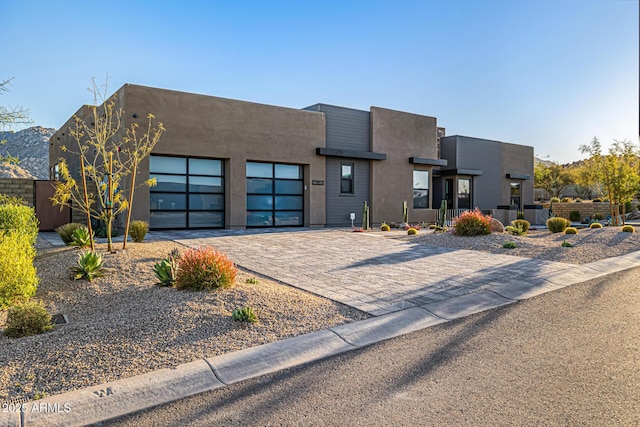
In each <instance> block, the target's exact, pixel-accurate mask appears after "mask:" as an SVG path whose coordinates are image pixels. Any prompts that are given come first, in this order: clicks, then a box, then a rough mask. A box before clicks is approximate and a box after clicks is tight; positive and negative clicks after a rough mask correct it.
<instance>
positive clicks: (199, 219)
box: [189, 211, 224, 228]
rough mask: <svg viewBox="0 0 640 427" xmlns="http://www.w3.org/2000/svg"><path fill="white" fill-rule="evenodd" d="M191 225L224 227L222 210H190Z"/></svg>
mask: <svg viewBox="0 0 640 427" xmlns="http://www.w3.org/2000/svg"><path fill="white" fill-rule="evenodd" d="M189 226H190V227H194V228H195V227H200V228H213V227H224V214H223V213H222V212H193V211H192V212H189Z"/></svg>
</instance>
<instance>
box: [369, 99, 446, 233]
mask: <svg viewBox="0 0 640 427" xmlns="http://www.w3.org/2000/svg"><path fill="white" fill-rule="evenodd" d="M436 128H437V125H436V118H435V117H428V116H421V115H418V114H411V113H405V112H401V111H394V110H388V109H384V108H379V107H371V151H373V152H377V153H385V154H386V155H387V159H386V160H383V161H372V162H371V223H372V224H379V223H380V222H382V221H395V222H398V221H402V202H403V201H405V200H406V201H407V205H408V209H409V221H410V222H412V223H413V222H419V221H429V220H432V216H433V214H432V213H431V212H429V209H417V210H414V209H413V170H414V166H415V169H422V170H431V167H430V166H423V165H413V164H411V163H409V157H422V158H427V159H436V158H437V146H436V138H437V135H436ZM431 178H432V179H431V181H432V183H433V177H431ZM431 187H432V188H430V189H429V198H430V200H429V206H431V207H433V200H432V199H433V184H432V185H431Z"/></svg>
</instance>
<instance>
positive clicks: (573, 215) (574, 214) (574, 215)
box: [569, 211, 580, 222]
mask: <svg viewBox="0 0 640 427" xmlns="http://www.w3.org/2000/svg"><path fill="white" fill-rule="evenodd" d="M569 221H571V222H578V221H580V212H578V211H571V212H569Z"/></svg>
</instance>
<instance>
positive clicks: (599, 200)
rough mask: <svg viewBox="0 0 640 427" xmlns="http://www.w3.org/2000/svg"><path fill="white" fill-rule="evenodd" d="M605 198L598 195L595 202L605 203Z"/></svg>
mask: <svg viewBox="0 0 640 427" xmlns="http://www.w3.org/2000/svg"><path fill="white" fill-rule="evenodd" d="M603 202H604V199H603V198H602V197H596V198H595V199H593V203H603Z"/></svg>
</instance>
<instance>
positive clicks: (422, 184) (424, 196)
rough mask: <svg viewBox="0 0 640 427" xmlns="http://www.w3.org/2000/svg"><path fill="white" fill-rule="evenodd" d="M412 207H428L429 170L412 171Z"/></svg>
mask: <svg viewBox="0 0 640 427" xmlns="http://www.w3.org/2000/svg"><path fill="white" fill-rule="evenodd" d="M413 208H414V209H427V208H429V171H413Z"/></svg>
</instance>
